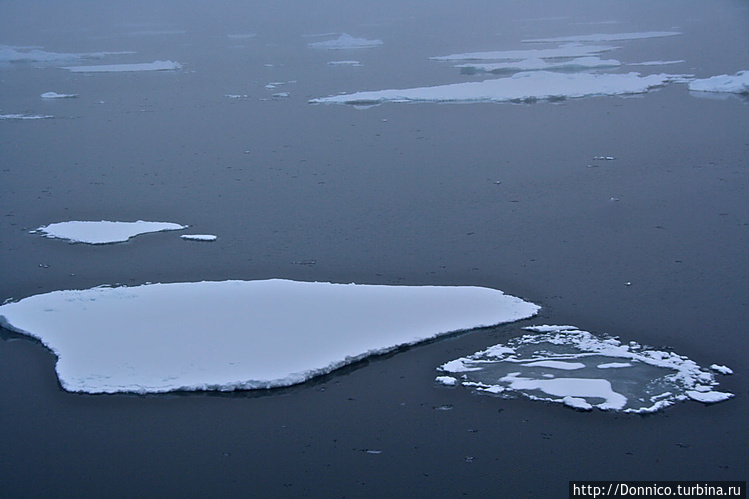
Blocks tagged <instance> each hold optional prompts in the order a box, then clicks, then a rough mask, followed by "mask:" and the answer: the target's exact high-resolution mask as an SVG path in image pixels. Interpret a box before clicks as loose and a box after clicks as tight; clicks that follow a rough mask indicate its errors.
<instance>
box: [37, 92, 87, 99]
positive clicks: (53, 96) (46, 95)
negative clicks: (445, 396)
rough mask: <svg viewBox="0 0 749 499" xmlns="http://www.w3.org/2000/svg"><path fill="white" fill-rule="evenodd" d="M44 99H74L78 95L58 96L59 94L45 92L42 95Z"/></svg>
mask: <svg viewBox="0 0 749 499" xmlns="http://www.w3.org/2000/svg"><path fill="white" fill-rule="evenodd" d="M41 97H42V99H73V98H75V97H78V94H58V93H57V92H44V93H43V94H42V95H41Z"/></svg>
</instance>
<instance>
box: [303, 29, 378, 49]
mask: <svg viewBox="0 0 749 499" xmlns="http://www.w3.org/2000/svg"><path fill="white" fill-rule="evenodd" d="M307 45H308V46H309V47H311V48H314V49H325V50H346V49H368V48H373V47H378V46H380V45H382V40H367V39H365V38H354V37H353V36H351V35H349V34H347V33H343V34H342V35H340V36H339V37H338V38H334V39H332V40H326V41H323V42H312V43H308V44H307Z"/></svg>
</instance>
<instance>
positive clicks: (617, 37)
mask: <svg viewBox="0 0 749 499" xmlns="http://www.w3.org/2000/svg"><path fill="white" fill-rule="evenodd" d="M680 34H681V33H680V32H678V31H645V32H641V33H608V34H607V33H597V34H593V35H576V36H560V37H557V38H534V39H532V40H523V42H525V43H562V42H619V41H625V40H642V39H645V38H662V37H665V36H675V35H680Z"/></svg>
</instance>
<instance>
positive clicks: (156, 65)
mask: <svg viewBox="0 0 749 499" xmlns="http://www.w3.org/2000/svg"><path fill="white" fill-rule="evenodd" d="M180 68H182V64H180V63H178V62H173V61H154V62H142V63H136V64H109V65H99V66H67V67H64V68H63V69H67V70H68V71H71V72H73V73H124V72H137V71H170V70H174V69H180Z"/></svg>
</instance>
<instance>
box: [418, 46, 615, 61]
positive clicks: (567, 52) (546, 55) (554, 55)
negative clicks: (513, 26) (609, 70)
mask: <svg viewBox="0 0 749 499" xmlns="http://www.w3.org/2000/svg"><path fill="white" fill-rule="evenodd" d="M617 48H618V47H613V46H611V45H583V44H580V43H567V44H564V45H561V46H559V47H556V48H551V49H521V50H495V51H492V52H467V53H462V54H452V55H443V56H437V57H430V59H432V60H435V61H447V62H450V61H523V60H527V59H560V58H570V59H572V58H578V57H589V56H596V55H599V54H601V53H603V52H610V51H612V50H616V49H617Z"/></svg>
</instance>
